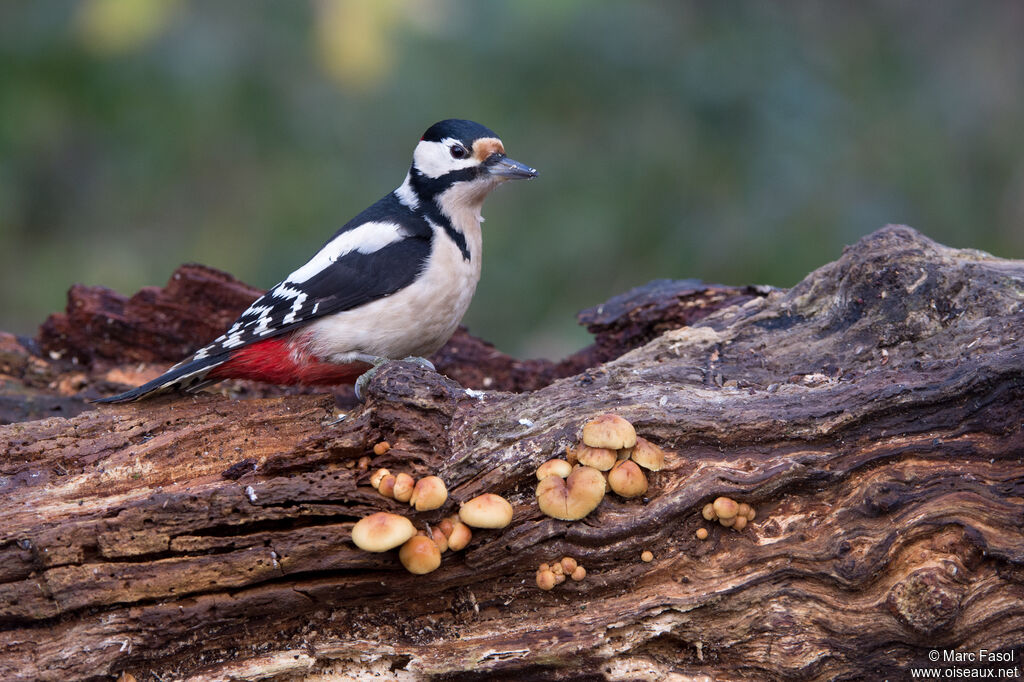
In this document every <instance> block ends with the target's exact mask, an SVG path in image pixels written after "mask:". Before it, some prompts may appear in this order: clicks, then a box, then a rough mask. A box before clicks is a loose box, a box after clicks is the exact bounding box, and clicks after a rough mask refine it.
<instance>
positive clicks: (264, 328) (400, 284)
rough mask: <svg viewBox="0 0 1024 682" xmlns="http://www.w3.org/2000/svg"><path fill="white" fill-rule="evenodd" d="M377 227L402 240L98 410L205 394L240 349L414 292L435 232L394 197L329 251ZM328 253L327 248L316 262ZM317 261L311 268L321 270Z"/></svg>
mask: <svg viewBox="0 0 1024 682" xmlns="http://www.w3.org/2000/svg"><path fill="white" fill-rule="evenodd" d="M371 222H378V223H379V222H386V223H390V224H395V225H397V226H398V227H399V228H400V229H399V230H398V231H399V233H400V238H399V239H398V240H397V241H392V242H390V243H387V244H386V245H384V246H381V247H380V248H376V250H371V251H369V253H363V252H362V251H358V250H352V251H348V252H346V253H342V254H340V255H339V256H338V257H337V258H336V259H333V260H330V261H329V262H325V263H324V266H323V267H321V268H320V269H319V270H316V272H315V274H312V275H309V276H306V277H303V278H302V281H300V282H293V281H290V280H289V279H285V280H284V281H283V282H280V283H279V284H277V285H276V286H274V287H273V288H272V289H271V290H270V291H268V292H267V293H266V294H264V295H263V296H261V297H260V298H258V299H256V301H254V302H253V304H252V305H250V306H249V308H248V309H247V310H246V311H245V312H243V313H242V314H241V315H239V317H238V319H237V320H235V322H234V323H233V324H232V325H231V327H230V328H229V329H228V330H227V331H226V332H225V333H224V334H222V335H220V336H219V337H217V338H216V339H214V340H213V341H212V342H210V343H209V344H207V345H205V346H203V347H202V348H200V349H199V350H198V351H196V352H195V353H194V354H193V355H192V356H191V357H189V358H187V359H185V360H183V361H182V362H179V363H178V364H176V365H174V366H173V367H171V368H170V369H169V370H168V371H167V372H166V373H164V374H163V375H161V376H160V377H158V378H156V379H154V380H153V381H150V382H148V383H146V384H144V385H142V386H139V387H137V388H135V389H132V390H131V391H127V392H125V393H122V394H120V395H116V396H112V397H110V398H105V399H102V400H97V401H96V402H102V403H119V402H128V401H131V400H137V399H139V398H142V397H145V396H147V395H149V394H151V393H156V392H159V391H164V390H167V389H169V388H171V387H174V386H177V387H179V388H186V389H187V390H192V389H198V388H201V387H202V386H205V385H207V384H209V383H212V382H210V381H209V380H204V377H205V376H206V374H207V372H209V370H211V369H213V368H214V367H216V366H217V365H219V364H221V363H223V362H225V361H227V359H228V358H229V357H230V356H231V352H232V351H234V350H236V349H238V348H242V347H244V346H248V345H250V344H252V343H256V342H259V341H262V340H264V339H268V338H271V337H274V336H279V335H281V334H286V333H288V332H290V331H292V330H294V329H296V328H297V327H299V326H302V325H304V324H308V323H309V322H310V321H312V320H315V319H317V318H319V317H323V316H325V315H331V314H333V313H337V312H341V311H344V310H350V309H352V308H356V307H358V306H361V305H364V304H366V303H369V302H371V301H375V300H377V299H379V298H383V297H385V296H388V295H390V294H393V293H395V292H396V291H399V290H401V289H404V288H405V287H407V286H409V285H410V284H412V283H413V282H414V281H415V280H416V278H417V276H418V275H419V274H420V272H421V271H422V270H423V268H424V267H425V266H426V263H427V259H428V258H430V251H431V246H432V239H433V230H432V228H431V227H430V225H429V224H428V223H427V222H426V220H425V219H424V218H422V217H421V216H419V215H417V214H415V213H413V212H412V211H411V210H410V209H409V208H408V207H406V206H405V205H404V204H402V203H401V202H400V201H398V199H397V197H395V195H394V194H393V193H392V194H389V195H388V196H386V197H384V198H383V199H381V200H380V201H378V202H377V203H376V204H374V205H373V206H371V207H370V208H368V209H367V210H365V211H363V212H362V213H361V214H359V215H358V216H356V218H354V219H353V220H352V221H350V222H349V223H348V224H346V225H345V226H344V227H342V228H341V229H340V230H338V232H336V233H335V234H334V235H333V236H332V237H331V239H330V240H328V242H327V244H325V245H324V246H325V247H326V246H327V245H328V244H331V243H332V242H333V241H334V240H335V239H336V238H337V237H338V236H340V235H342V234H344V233H347V232H351V231H352V230H355V229H356V228H358V227H360V226H362V225H365V224H367V223H371ZM370 248H372V247H370ZM322 252H323V248H321V251H320V252H318V254H317V256H319V255H320V254H321V253H322ZM317 256H314V258H313V259H312V260H311V262H315V261H316V260H317ZM307 265H308V264H307ZM300 270H301V268H300ZM296 272H298V271H296ZM294 275H295V273H292V275H290V276H289V277H292V276H294Z"/></svg>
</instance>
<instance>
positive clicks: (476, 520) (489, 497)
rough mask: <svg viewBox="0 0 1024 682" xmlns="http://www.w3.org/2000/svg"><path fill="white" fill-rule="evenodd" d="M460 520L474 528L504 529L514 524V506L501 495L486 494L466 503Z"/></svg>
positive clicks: (461, 509)
mask: <svg viewBox="0 0 1024 682" xmlns="http://www.w3.org/2000/svg"><path fill="white" fill-rule="evenodd" d="M556 480H561V479H556ZM459 518H460V519H462V522H463V523H465V524H466V525H467V526H472V527H473V528H504V527H505V526H507V525H508V524H510V523H512V505H511V504H509V503H508V500H506V499H505V498H504V497H501V496H500V495H495V494H494V493H484V494H483V495H478V496H477V497H474V498H473V499H472V500H470V501H469V502H466V503H464V504H463V505H462V507H460V508H459Z"/></svg>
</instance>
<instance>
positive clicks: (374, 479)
mask: <svg viewBox="0 0 1024 682" xmlns="http://www.w3.org/2000/svg"><path fill="white" fill-rule="evenodd" d="M390 474H391V472H390V471H388V470H387V469H377V470H376V471H374V472H373V476H370V485H372V486H373V487H374V488H380V482H381V479H383V478H384V477H385V476H388V475H390Z"/></svg>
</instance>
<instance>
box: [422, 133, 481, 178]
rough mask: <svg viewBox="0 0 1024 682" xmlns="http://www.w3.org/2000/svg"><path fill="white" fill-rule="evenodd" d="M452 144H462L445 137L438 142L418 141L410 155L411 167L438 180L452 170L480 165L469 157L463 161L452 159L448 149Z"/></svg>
mask: <svg viewBox="0 0 1024 682" xmlns="http://www.w3.org/2000/svg"><path fill="white" fill-rule="evenodd" d="M454 144H462V143H461V142H459V141H458V140H456V139H453V138H450V137H446V138H445V139H443V140H441V141H440V142H427V141H426V140H420V143H419V144H418V145H416V151H414V152H413V153H412V160H413V165H415V166H416V170H418V171H419V172H421V173H423V174H424V175H426V176H427V177H428V178H439V177H441V176H442V175H444V174H446V173H451V172H452V171H454V170H460V169H462V168H470V167H471V166H476V165H478V164H479V163H480V162H479V161H477V160H476V159H474V158H473V157H472V156H471V155H470V156H467V157H466V158H464V159H453V158H452V153H451V151H450V150H449V147H451V146H452V145H454Z"/></svg>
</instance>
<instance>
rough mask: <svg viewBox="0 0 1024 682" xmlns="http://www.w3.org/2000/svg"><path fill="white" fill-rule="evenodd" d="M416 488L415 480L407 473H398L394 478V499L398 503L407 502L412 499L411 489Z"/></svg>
mask: <svg viewBox="0 0 1024 682" xmlns="http://www.w3.org/2000/svg"><path fill="white" fill-rule="evenodd" d="M415 486H416V480H415V479H414V478H413V477H412V476H410V475H409V474H407V473H404V472H403V473H400V474H398V475H397V476H395V490H394V494H395V499H396V500H398V501H399V502H408V501H409V499H410V498H411V497H412V489H413V488H414V487H415Z"/></svg>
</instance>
